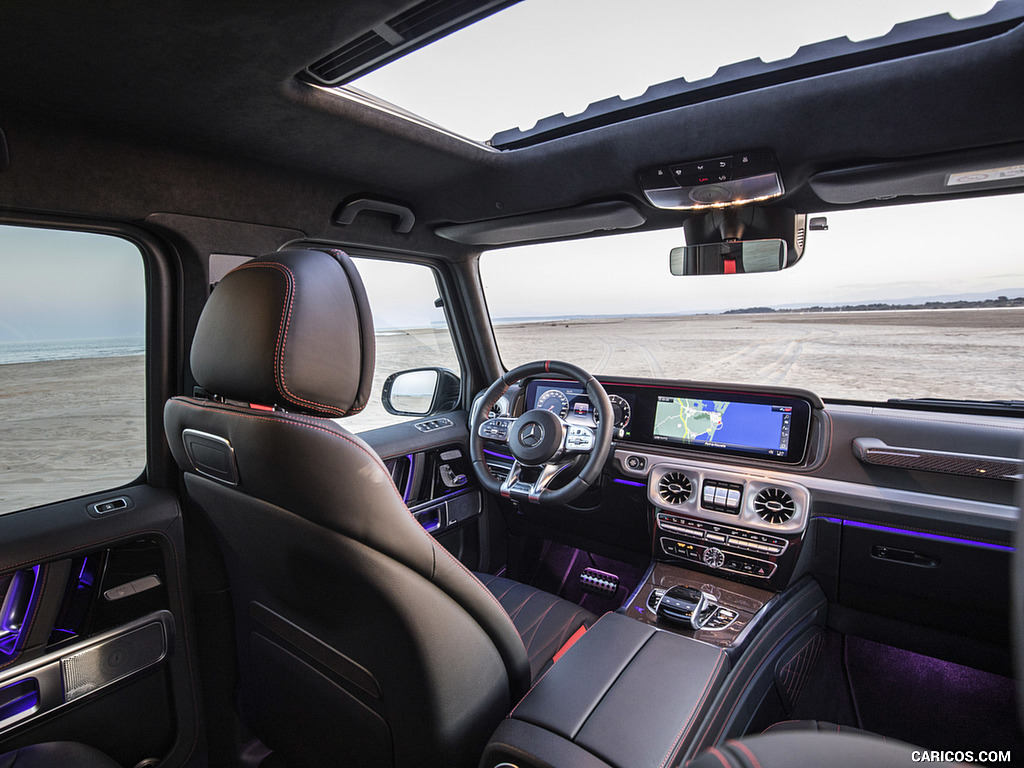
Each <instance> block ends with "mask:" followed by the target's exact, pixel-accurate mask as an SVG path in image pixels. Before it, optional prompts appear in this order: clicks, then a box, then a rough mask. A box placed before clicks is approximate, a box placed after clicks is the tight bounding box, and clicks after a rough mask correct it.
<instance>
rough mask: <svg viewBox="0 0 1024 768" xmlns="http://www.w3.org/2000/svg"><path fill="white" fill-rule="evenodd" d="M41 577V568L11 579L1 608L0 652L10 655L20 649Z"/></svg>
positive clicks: (33, 568) (21, 572)
mask: <svg viewBox="0 0 1024 768" xmlns="http://www.w3.org/2000/svg"><path fill="white" fill-rule="evenodd" d="M38 577H39V566H38V565H37V566H34V567H32V568H25V569H24V570H21V571H18V572H17V573H15V574H14V576H13V577H12V578H11V583H10V584H9V585H8V586H7V593H6V594H5V595H4V602H3V605H2V606H0V651H2V652H3V653H6V654H8V655H11V654H13V653H14V652H15V651H16V650H17V648H18V642H19V641H20V640H21V636H22V634H23V630H24V629H25V623H26V621H27V619H28V615H29V609H30V608H31V606H32V598H33V595H34V594H35V589H36V582H37V581H38Z"/></svg>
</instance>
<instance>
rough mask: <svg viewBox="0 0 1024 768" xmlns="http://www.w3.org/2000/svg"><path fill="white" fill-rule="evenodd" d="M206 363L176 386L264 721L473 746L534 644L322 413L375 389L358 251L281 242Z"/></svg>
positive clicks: (182, 430) (200, 338)
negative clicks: (186, 383)
mask: <svg viewBox="0 0 1024 768" xmlns="http://www.w3.org/2000/svg"><path fill="white" fill-rule="evenodd" d="M339 336H341V337H344V338H336V337H339ZM192 363H193V371H194V373H195V376H196V379H197V381H199V383H200V384H201V385H202V386H203V387H204V388H205V389H206V390H207V391H209V392H211V393H213V394H215V395H217V396H218V398H219V399H218V400H215V401H210V400H201V399H196V398H187V397H177V398H173V399H172V400H170V401H168V403H167V405H166V407H165V411H164V420H165V428H166V433H167V438H168V442H169V444H170V447H171V452H172V454H173V455H174V458H175V460H176V461H177V462H178V464H179V465H180V466H181V467H182V469H183V470H184V472H185V481H186V487H187V490H188V495H189V497H190V499H191V500H192V501H193V502H194V503H195V504H196V505H197V506H198V507H199V508H200V509H202V510H203V512H204V513H205V514H206V515H207V516H208V517H209V519H210V520H211V521H212V523H213V525H214V528H215V529H216V531H217V533H218V536H219V538H220V539H221V543H222V548H223V550H224V552H225V560H226V564H227V567H228V573H229V578H230V582H231V587H232V593H233V599H234V603H235V613H236V631H237V634H238V637H237V640H238V647H239V665H240V682H241V694H242V702H243V707H244V709H245V714H246V717H247V719H248V720H249V721H250V724H252V725H253V727H255V728H256V731H257V734H258V735H260V737H261V738H263V739H264V740H265V741H266V742H267V744H268V746H270V747H271V748H273V749H279V750H281V751H282V752H283V753H284V754H285V755H286V757H288V756H290V757H291V758H292V759H293V760H294V761H295V762H297V763H300V764H301V763H302V762H306V761H309V762H316V761H321V760H325V759H327V760H350V759H351V758H352V755H353V754H355V753H358V754H360V755H362V758H361V764H366V765H391V764H396V765H405V764H410V765H411V764H424V761H426V764H431V763H432V762H435V761H437V762H438V763H439V764H440V763H445V764H451V765H459V764H466V765H468V764H471V763H472V762H473V759H472V756H473V755H479V753H480V751H481V750H482V747H483V744H484V743H485V742H486V739H487V737H488V736H489V734H490V731H491V730H492V729H493V728H494V726H495V725H496V724H497V722H498V721H499V720H500V719H501V717H503V716H504V715H505V714H506V713H507V712H508V710H509V708H510V707H511V704H513V703H514V702H515V700H517V699H518V697H519V696H520V695H522V693H524V692H525V690H526V688H527V687H528V685H529V675H530V673H529V662H528V660H527V657H526V652H525V649H524V648H523V644H522V641H521V640H520V638H519V635H518V633H517V631H516V630H515V627H514V626H513V625H512V622H511V621H510V619H509V618H508V615H507V614H506V613H505V611H504V610H503V609H502V608H501V606H500V605H499V604H498V603H497V601H496V600H495V598H494V597H493V595H491V593H490V592H489V591H488V590H487V589H486V588H484V587H483V586H482V585H481V584H480V582H479V581H477V580H476V578H475V577H473V576H472V575H471V574H470V573H469V572H468V571H466V569H465V568H463V567H462V565H461V564H460V563H459V562H458V561H457V560H456V559H455V558H454V557H452V556H451V555H450V554H449V553H448V552H447V551H446V550H445V549H444V548H443V547H442V546H440V545H439V544H438V543H437V542H436V541H435V540H434V539H433V538H432V537H430V536H429V535H428V534H427V533H426V532H425V531H424V530H423V529H422V528H421V527H420V526H419V525H418V523H417V522H416V521H415V520H414V519H413V517H412V515H411V514H410V513H409V510H408V508H407V507H406V505H405V503H404V502H403V500H402V498H401V496H400V495H399V494H398V492H397V490H396V489H395V486H394V484H393V482H392V480H391V477H390V474H389V473H388V472H387V470H386V468H385V467H384V465H383V463H382V462H381V460H380V458H379V457H378V456H377V455H376V454H375V453H374V451H373V450H372V449H371V448H370V447H369V446H368V445H366V443H364V442H363V441H362V440H360V439H359V438H358V437H357V436H355V435H352V434H350V433H349V432H347V431H346V430H344V429H343V428H341V427H340V426H338V425H337V424H336V423H335V422H334V421H332V420H331V419H329V418H325V417H327V416H336V415H341V414H348V413H353V412H355V411H358V410H359V409H361V408H362V407H363V406H364V405H365V403H366V400H367V398H368V396H369V395H368V393H369V381H370V375H369V374H368V373H367V368H366V366H367V365H368V364H369V365H370V366H371V367H372V363H373V330H372V319H371V318H370V314H369V309H368V305H367V304H366V297H365V292H364V291H363V289H362V285H361V283H360V282H359V278H358V273H357V272H356V271H355V268H354V266H352V264H351V261H350V260H349V259H348V258H347V257H346V256H344V254H340V253H333V254H328V253H324V252H320V251H311V250H302V251H285V252H281V253H278V254H274V255H273V256H270V257H264V258H261V259H257V260H254V261H252V262H248V263H247V264H245V265H243V266H242V267H240V268H238V269H236V270H235V271H233V272H231V273H229V274H228V275H227V276H225V278H224V279H223V280H222V281H221V283H220V284H219V285H218V286H217V288H216V289H215V290H214V292H213V294H212V295H211V297H210V300H209V302H208V305H207V307H206V309H204V312H203V316H202V318H201V320H200V323H199V327H198V329H197V333H196V338H195V342H194V346H193V352H192ZM253 406H256V407H253ZM282 409H286V410H282ZM303 691H308V692H310V693H313V692H315V693H316V694H317V697H318V698H317V702H319V703H317V702H312V701H304V700H303V699H304V698H305V696H304V694H303ZM328 703H329V704H328ZM311 707H312V708H313V709H315V710H316V711H317V712H318V713H319V714H320V717H321V719H322V722H321V721H320V720H318V719H317V718H316V717H311V716H310V712H309V709H310V708H311ZM321 707H323V708H324V709H323V710H321ZM339 722H348V723H350V724H352V726H353V727H351V728H346V729H339V728H338V723H339ZM431 756H433V758H431ZM467 756H468V757H467Z"/></svg>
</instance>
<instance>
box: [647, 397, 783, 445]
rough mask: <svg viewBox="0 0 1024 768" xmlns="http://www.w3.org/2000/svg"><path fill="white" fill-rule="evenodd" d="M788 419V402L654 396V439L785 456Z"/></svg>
mask: <svg viewBox="0 0 1024 768" xmlns="http://www.w3.org/2000/svg"><path fill="white" fill-rule="evenodd" d="M792 418H793V408H792V407H791V406H788V405H767V404H756V403H733V402H729V401H728V400H692V399H689V398H680V397H658V404H657V408H656V410H655V414H654V439H655V440H662V441H665V442H675V443H682V444H683V445H706V446H709V447H719V448H726V449H740V450H744V451H758V452H762V453H765V454H768V455H771V456H785V455H786V454H787V452H788V451H789V433H790V428H791V422H792Z"/></svg>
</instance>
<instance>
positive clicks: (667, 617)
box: [658, 586, 717, 629]
mask: <svg viewBox="0 0 1024 768" xmlns="http://www.w3.org/2000/svg"><path fill="white" fill-rule="evenodd" d="M715 608H717V604H716V603H715V599H714V597H712V596H711V595H709V594H708V593H707V592H702V591H700V590H699V589H694V588H692V587H684V586H675V587H672V588H671V589H669V590H667V591H666V592H665V594H664V595H662V597H661V600H659V601H658V621H665V622H668V623H671V624H682V625H683V626H685V627H687V628H688V629H702V628H703V627H704V625H705V624H707V623H708V621H709V620H710V619H711V617H712V616H713V615H714V614H715Z"/></svg>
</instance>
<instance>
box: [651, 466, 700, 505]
mask: <svg viewBox="0 0 1024 768" xmlns="http://www.w3.org/2000/svg"><path fill="white" fill-rule="evenodd" d="M691 493H693V485H692V484H691V483H690V478H688V477H687V476H686V475H684V474H683V473H682V472H666V473H665V474H664V475H662V478H661V480H660V481H658V496H659V498H660V499H661V500H662V501H664V502H665V503H666V504H685V503H686V500H687V499H689V498H690V494H691Z"/></svg>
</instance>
